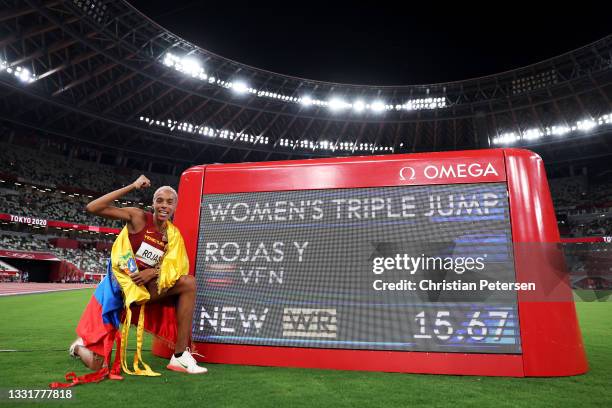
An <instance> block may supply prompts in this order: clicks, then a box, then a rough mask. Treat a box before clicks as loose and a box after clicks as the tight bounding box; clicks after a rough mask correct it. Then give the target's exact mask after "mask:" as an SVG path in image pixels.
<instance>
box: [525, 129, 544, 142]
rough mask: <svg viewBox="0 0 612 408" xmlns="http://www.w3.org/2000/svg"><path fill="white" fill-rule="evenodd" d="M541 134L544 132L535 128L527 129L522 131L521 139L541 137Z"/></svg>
mask: <svg viewBox="0 0 612 408" xmlns="http://www.w3.org/2000/svg"><path fill="white" fill-rule="evenodd" d="M542 136H544V133H542V131H541V130H540V129H537V128H533V129H528V130H526V131H525V132H523V139H525V140H536V139H539V138H541V137H542Z"/></svg>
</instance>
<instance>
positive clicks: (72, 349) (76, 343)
mask: <svg viewBox="0 0 612 408" xmlns="http://www.w3.org/2000/svg"><path fill="white" fill-rule="evenodd" d="M79 346H85V344H84V343H83V339H82V338H81V337H77V339H76V340H75V341H73V342H72V344H71V345H70V348H69V349H68V353H69V354H70V355H71V356H72V357H74V358H80V357H79V355H78V354H77V353H76V350H77V347H79Z"/></svg>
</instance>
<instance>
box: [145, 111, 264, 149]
mask: <svg viewBox="0 0 612 408" xmlns="http://www.w3.org/2000/svg"><path fill="white" fill-rule="evenodd" d="M140 121H141V122H145V123H147V124H148V125H149V126H158V127H165V128H168V129H170V130H171V131H174V130H178V131H181V132H185V133H192V134H198V135H202V136H207V137H211V138H215V137H216V138H219V139H227V140H237V141H240V142H244V143H250V144H268V143H269V142H270V139H269V138H268V137H259V136H256V135H252V134H250V133H240V134H236V133H235V132H232V131H230V130H225V129H215V128H213V127H210V126H203V125H194V124H193V123H189V122H180V123H179V122H177V121H176V120H171V119H167V120H166V121H160V120H154V119H151V118H148V117H146V116H141V117H140Z"/></svg>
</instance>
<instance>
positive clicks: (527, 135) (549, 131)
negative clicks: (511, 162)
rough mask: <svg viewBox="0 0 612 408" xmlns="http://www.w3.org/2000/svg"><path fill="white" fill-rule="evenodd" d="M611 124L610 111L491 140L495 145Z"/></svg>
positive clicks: (611, 116)
mask: <svg viewBox="0 0 612 408" xmlns="http://www.w3.org/2000/svg"><path fill="white" fill-rule="evenodd" d="M609 124H612V113H608V114H606V115H602V116H600V117H599V118H597V119H584V120H579V121H577V122H576V123H575V124H574V125H572V126H557V125H555V126H547V127H545V128H544V129H539V128H531V129H527V130H525V131H524V132H521V133H518V132H507V133H502V134H500V135H499V136H497V137H494V138H493V140H492V142H493V144H496V145H506V144H513V143H516V142H519V141H521V140H526V141H531V140H537V139H540V138H542V137H544V136H563V135H566V134H568V133H570V132H576V131H579V132H588V131H590V130H593V129H595V128H597V127H598V126H602V125H609Z"/></svg>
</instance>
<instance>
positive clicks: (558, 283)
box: [153, 149, 587, 377]
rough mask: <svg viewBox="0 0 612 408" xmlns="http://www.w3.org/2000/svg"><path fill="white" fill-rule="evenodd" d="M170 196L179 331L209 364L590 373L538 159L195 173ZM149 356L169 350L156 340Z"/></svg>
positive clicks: (424, 158) (425, 159) (412, 160)
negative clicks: (185, 282) (190, 286)
mask: <svg viewBox="0 0 612 408" xmlns="http://www.w3.org/2000/svg"><path fill="white" fill-rule="evenodd" d="M178 194H179V200H178V207H177V209H176V213H175V217H174V223H175V225H176V226H177V227H178V228H179V229H180V231H181V234H182V236H183V238H184V240H185V247H186V250H187V254H188V256H189V261H190V273H191V274H193V275H194V276H195V280H196V283H197V293H196V299H195V307H194V314H193V324H192V332H191V335H192V340H193V346H194V347H195V349H196V350H197V351H198V353H199V354H201V355H204V356H205V358H204V361H206V362H213V363H221V364H248V365H263V366H285V367H303V368H324V369H348V370H370V371H392V372H411V373H430V374H459V375H495V376H517V377H524V376H562V375H575V374H581V373H584V372H586V371H587V361H586V356H585V352H584V347H583V344H582V338H581V334H580V329H579V326H578V321H577V318H576V311H575V308H574V303H573V297H572V290H571V287H570V286H569V279H568V273H567V268H566V267H565V265H564V263H563V254H562V253H561V252H560V249H559V246H558V243H559V231H558V227H557V221H556V218H555V212H554V209H553V206H552V200H551V197H550V191H549V189H548V183H547V180H546V172H545V170H544V166H543V163H542V160H541V158H540V157H539V156H537V155H536V154H534V153H533V152H530V151H527V150H519V149H491V150H478V151H461V152H455V151H453V152H440V153H419V154H394V155H388V156H361V157H341V158H322V159H312V160H292V161H277V162H257V163H228V164H213V165H202V166H195V167H192V168H190V169H187V170H186V171H185V172H184V173H183V174H182V176H181V182H180V185H179V191H178ZM167 318H168V319H169V318H170V317H167ZM153 352H154V353H155V354H156V355H159V356H164V357H168V356H170V355H171V354H172V352H173V350H172V349H171V348H170V347H169V346H168V344H167V343H164V342H162V341H159V340H156V341H154V343H153Z"/></svg>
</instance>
